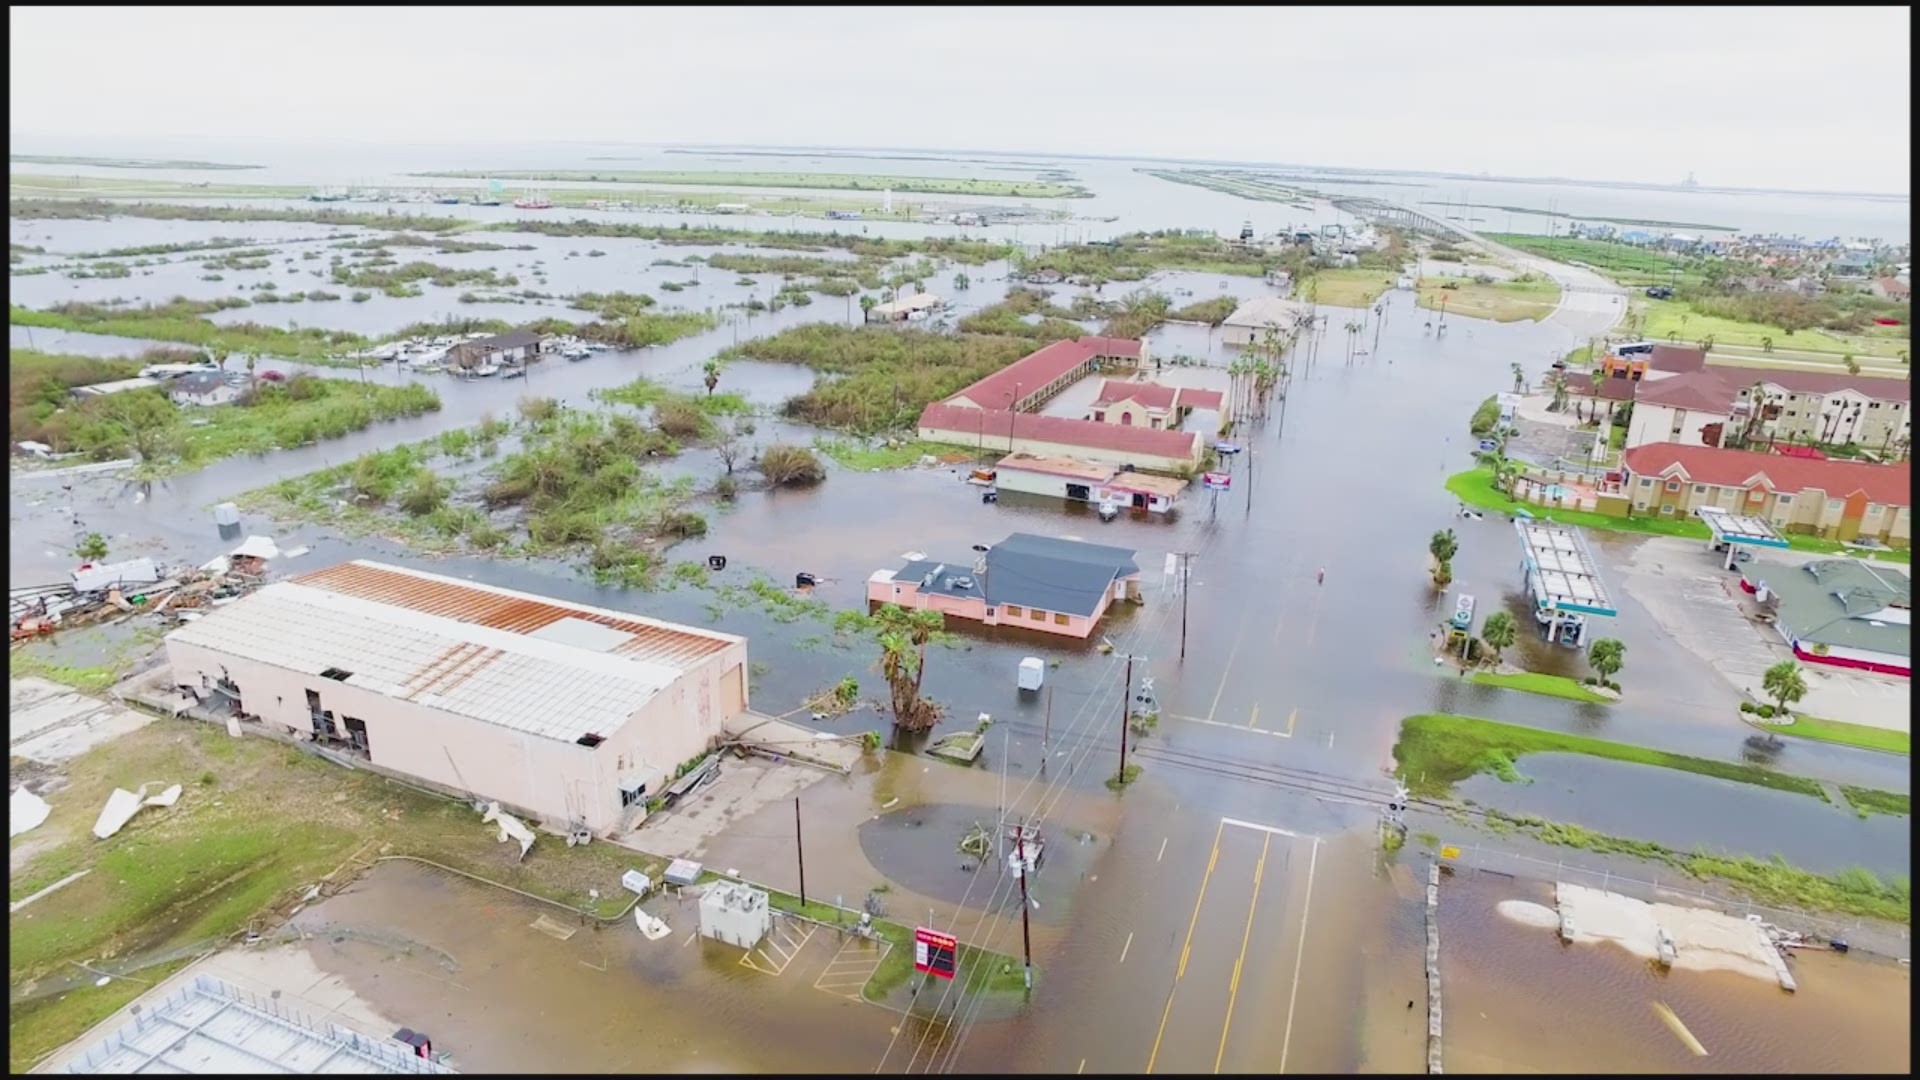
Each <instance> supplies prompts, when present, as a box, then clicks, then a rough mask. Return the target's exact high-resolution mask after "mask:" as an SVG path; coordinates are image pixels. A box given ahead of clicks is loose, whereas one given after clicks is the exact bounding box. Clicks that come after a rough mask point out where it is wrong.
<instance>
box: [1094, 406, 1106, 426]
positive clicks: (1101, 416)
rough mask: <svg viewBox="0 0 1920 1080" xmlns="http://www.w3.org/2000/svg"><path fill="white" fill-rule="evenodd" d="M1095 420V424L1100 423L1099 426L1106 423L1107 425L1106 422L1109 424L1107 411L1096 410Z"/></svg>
mask: <svg viewBox="0 0 1920 1080" xmlns="http://www.w3.org/2000/svg"><path fill="white" fill-rule="evenodd" d="M1093 419H1094V422H1095V423H1098V424H1104V423H1106V422H1107V411H1106V410H1105V409H1096V410H1094V413H1093Z"/></svg>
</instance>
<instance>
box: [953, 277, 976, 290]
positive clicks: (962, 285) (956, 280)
mask: <svg viewBox="0 0 1920 1080" xmlns="http://www.w3.org/2000/svg"><path fill="white" fill-rule="evenodd" d="M972 287H973V279H972V278H970V277H968V276H967V275H966V274H964V273H960V274H955V275H953V288H954V291H955V292H966V291H967V290H968V289H970V288H972Z"/></svg>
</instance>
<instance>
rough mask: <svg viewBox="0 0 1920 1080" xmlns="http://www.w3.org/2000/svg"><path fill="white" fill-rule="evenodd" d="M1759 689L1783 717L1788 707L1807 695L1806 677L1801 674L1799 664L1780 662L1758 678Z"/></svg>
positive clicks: (1786, 661) (1790, 661)
mask: <svg viewBox="0 0 1920 1080" xmlns="http://www.w3.org/2000/svg"><path fill="white" fill-rule="evenodd" d="M1760 688H1761V689H1762V690H1764V691H1766V694H1767V696H1768V697H1770V698H1772V699H1773V700H1774V703H1775V704H1776V705H1777V706H1778V709H1777V711H1778V712H1779V713H1780V714H1782V715H1785V713H1786V711H1787V706H1788V705H1791V704H1793V703H1794V702H1796V701H1799V700H1800V699H1801V698H1803V697H1805V696H1806V695H1807V677H1806V676H1805V675H1803V674H1802V673H1801V671H1800V665H1799V664H1796V663H1794V662H1793V661H1792V660H1782V661H1780V662H1779V663H1777V664H1775V665H1773V666H1772V667H1770V668H1768V669H1767V671H1766V674H1764V675H1762V676H1761V677H1760Z"/></svg>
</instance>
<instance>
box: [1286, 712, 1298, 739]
mask: <svg viewBox="0 0 1920 1080" xmlns="http://www.w3.org/2000/svg"><path fill="white" fill-rule="evenodd" d="M1299 719H1300V707H1299V706H1298V705H1296V706H1294V708H1293V711H1292V712H1290V713H1288V714H1287V738H1289V739H1291V738H1293V725H1294V723H1295V722H1296V721H1298V720H1299Z"/></svg>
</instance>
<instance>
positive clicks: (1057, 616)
mask: <svg viewBox="0 0 1920 1080" xmlns="http://www.w3.org/2000/svg"><path fill="white" fill-rule="evenodd" d="M1053 624H1054V625H1055V626H1065V625H1067V617H1066V616H1065V615H1063V614H1061V613H1060V612H1057V611H1056V612H1054V613H1053Z"/></svg>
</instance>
